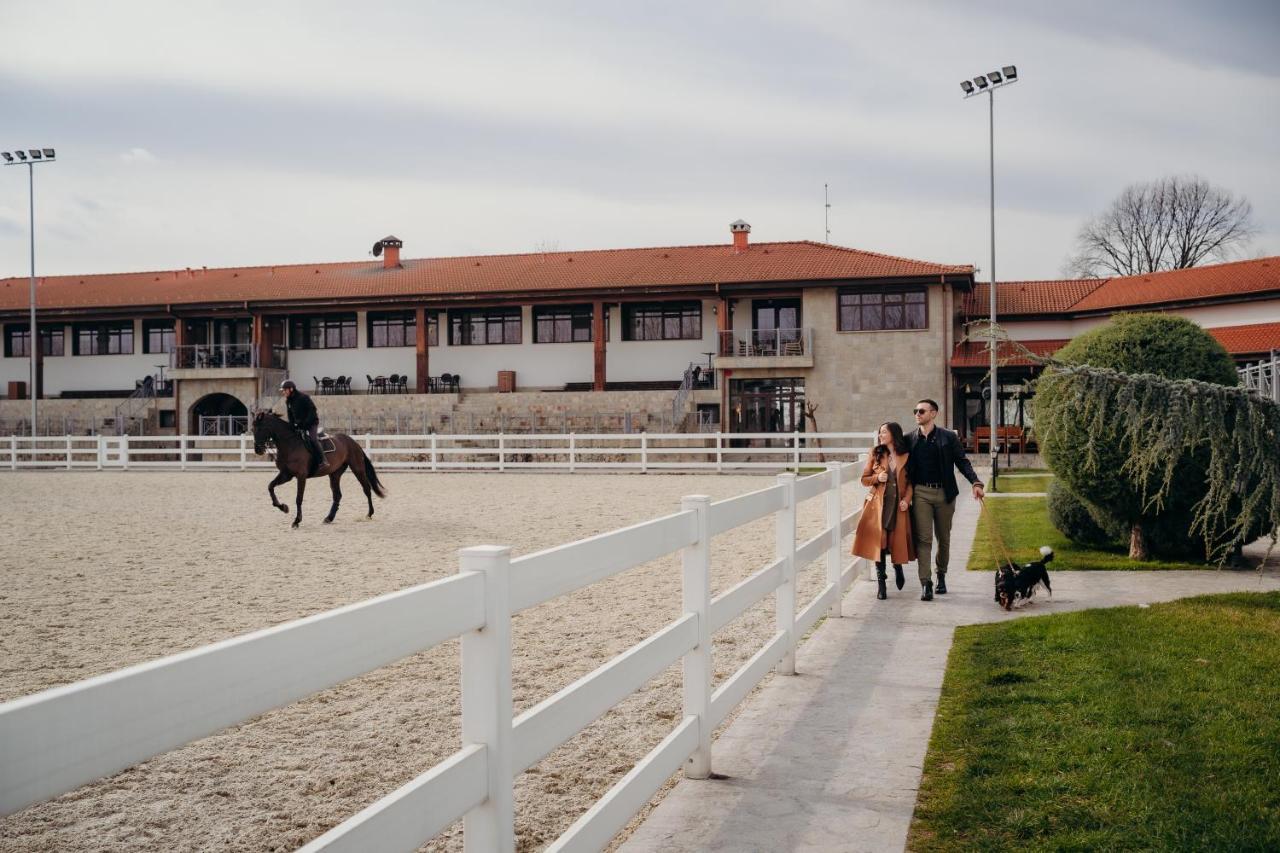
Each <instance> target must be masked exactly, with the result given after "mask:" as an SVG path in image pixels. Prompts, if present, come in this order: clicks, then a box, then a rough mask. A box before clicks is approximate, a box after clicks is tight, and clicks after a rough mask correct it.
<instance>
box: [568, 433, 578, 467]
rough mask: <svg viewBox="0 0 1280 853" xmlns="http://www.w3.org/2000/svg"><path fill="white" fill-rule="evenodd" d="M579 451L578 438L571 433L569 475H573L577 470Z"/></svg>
mask: <svg viewBox="0 0 1280 853" xmlns="http://www.w3.org/2000/svg"><path fill="white" fill-rule="evenodd" d="M577 451H578V446H577V436H576V435H574V434H573V433H569V473H570V474H572V473H573V472H574V471H575V470H576V466H577V464H578V460H577V455H578V452H577Z"/></svg>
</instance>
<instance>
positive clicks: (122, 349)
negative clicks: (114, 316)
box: [74, 320, 133, 355]
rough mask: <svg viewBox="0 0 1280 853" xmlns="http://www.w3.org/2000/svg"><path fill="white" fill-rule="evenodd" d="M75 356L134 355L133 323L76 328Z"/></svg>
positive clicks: (86, 325) (83, 325) (84, 324)
mask: <svg viewBox="0 0 1280 853" xmlns="http://www.w3.org/2000/svg"><path fill="white" fill-rule="evenodd" d="M74 350H75V355H132V354H133V323H132V322H131V321H128V320H126V321H124V322H122V323H82V324H78V325H76V326H75V340H74Z"/></svg>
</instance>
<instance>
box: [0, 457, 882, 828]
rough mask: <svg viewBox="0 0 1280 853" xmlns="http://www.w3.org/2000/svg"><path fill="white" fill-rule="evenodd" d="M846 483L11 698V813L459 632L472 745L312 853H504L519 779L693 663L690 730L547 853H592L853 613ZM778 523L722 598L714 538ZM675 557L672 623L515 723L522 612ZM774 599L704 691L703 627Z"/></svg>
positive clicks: (841, 472) (692, 503)
mask: <svg viewBox="0 0 1280 853" xmlns="http://www.w3.org/2000/svg"><path fill="white" fill-rule="evenodd" d="M855 471H856V469H855V466H853V465H844V464H833V465H830V466H828V468H827V470H826V471H824V472H823V473H821V474H817V475H813V476H809V477H805V478H803V479H797V478H796V475H795V474H780V475H778V479H777V482H776V484H774V485H771V486H769V487H767V488H764V489H761V490H759V491H756V492H751V493H749V494H745V495H741V496H739V497H736V498H731V499H728V500H723V501H717V502H714V503H713V502H712V501H711V500H710V498H708V497H705V496H692V497H686V498H685V499H684V500H683V501H682V502H681V508H680V511H679V512H677V513H675V514H673V515H668V516H665V517H663V518H656V519H653V520H651V521H646V522H644V523H642V524H637V525H635V526H633V527H627V528H623V529H621V530H616V531H613V532H611V533H605V534H601V535H599V536H595V537H592V538H590V539H583V540H581V541H578V542H573V543H570V544H568V545H562V546H560V547H557V548H552V549H550V550H547V551H542V552H539V553H536V554H530V555H528V556H524V557H519V558H516V559H514V560H513V559H511V555H510V550H509V549H508V548H506V547H501V546H492V545H486V546H480V547H474V548H466V549H463V550H462V551H461V552H460V557H461V560H460V562H461V565H460V568H459V573H458V574H457V575H454V576H452V577H449V578H446V579H444V580H440V581H436V582H434V583H429V584H424V585H422V586H417V587H413V588H410V589H406V590H403V591H401V592H397V593H393V594H390V595H385V596H381V597H379V598H374V599H371V600H369V601H366V602H362V603H360V604H353V605H350V606H347V607H342V608H339V609H337V610H332V611H329V612H327V613H321V614H318V615H316V616H311V617H308V618H305V619H299V620H297V621H294V622H289V623H286V624H284V625H279V626H276V627H274V628H268V629H266V630H263V631H258V632H256V633H252V634H246V635H244V636H240V637H236V638H234V639H230V640H226V641H223V642H220V643H215V644H213V645H210V646H205V647H204V648H201V649H196V650H194V651H189V652H184V653H182V654H178V655H173V656H172V657H167V658H162V659H160V660H156V661H152V662H150V663H146V664H141V665H139V666H133V667H130V668H128V669H123V670H120V671H118V672H114V673H110V674H108V675H103V676H99V677H97V678H91V679H88V680H86V681H81V682H77V683H75V684H71V685H68V686H65V687H59V688H55V689H52V690H47V691H45V692H43V693H37V694H34V695H32V696H28V697H25V698H22V699H18V700H15V701H12V702H7V703H5V704H3V705H0V766H3V768H4V772H3V774H0V815H6V814H10V813H12V812H15V811H17V810H19V809H21V808H23V807H25V806H27V805H30V804H32V803H36V802H40V801H42V800H46V799H48V798H50V797H54V796H57V795H58V794H61V793H64V792H66V791H70V790H72V789H74V788H77V787H78V786H80V785H83V784H85V783H88V782H91V781H93V780H95V779H98V778H100V777H102V776H105V775H108V774H111V773H115V772H117V771H120V770H123V769H125V768H127V767H130V766H132V765H134V764H136V763H138V762H141V761H144V760H146V759H148V758H150V757H152V756H154V755H157V754H160V753H163V752H166V751H168V750H171V749H174V748H176V747H179V746H181V745H183V744H186V743H188V742H190V741H192V740H195V739H197V738H201V737H204V736H206V735H209V734H212V733H213V732H216V731H218V730H220V729H222V728H225V727H227V726H231V725H235V724H237V723H240V722H242V721H244V720H247V719H250V718H252V717H254V716H257V715H258V714H261V713H263V712H265V711H268V710H271V709H273V708H277V707H280V706H282V705H286V704H288V703H290V702H294V701H296V700H298V699H301V698H303V697H305V696H308V695H310V694H312V693H315V692H317V691H320V690H324V689H327V688H329V687H332V686H334V685H336V684H339V683H341V682H343V681H346V680H347V679H350V678H354V677H356V676H358V675H361V674H364V673H367V672H370V671H372V670H374V669H377V668H379V667H382V666H385V665H387V664H389V663H392V662H393V661H396V660H398V659H400V658H403V657H406V656H408V655H412V654H416V653H418V652H421V651H425V650H427V649H430V648H432V647H433V646H436V645H438V644H440V643H442V642H445V641H446V640H449V639H451V638H453V637H458V636H461V638H462V655H461V658H462V672H461V681H462V743H463V747H462V749H460V750H458V751H457V752H456V753H454V754H453V755H452V756H450V757H449V758H448V759H446V760H445V761H443V762H441V763H439V764H437V765H436V766H435V767H433V768H431V769H430V770H429V771H427V772H426V773H423V774H422V775H420V776H418V777H417V778H416V779H413V780H412V781H410V782H409V783H407V784H405V785H403V786H401V787H400V788H399V789H398V790H396V791H393V792H392V793H390V794H388V795H387V796H385V797H383V798H382V799H380V800H378V801H377V802H375V803H373V804H372V805H370V806H368V807H367V808H365V809H364V810H363V811H361V812H359V813H358V814H356V815H354V816H352V817H350V818H349V819H347V820H346V821H344V822H343V823H341V824H340V825H338V826H337V827H335V828H334V829H332V830H330V831H329V832H327V833H325V834H324V835H322V836H321V837H319V838H317V839H315V840H314V841H312V842H311V843H310V844H308V845H306V847H305V848H304V849H305V850H308V851H318V850H331V851H339V850H341V851H346V850H350V851H369V850H410V851H411V850H414V849H416V848H417V847H418V846H419V845H421V844H422V843H424V842H426V841H427V840H429V839H430V838H432V837H434V836H435V835H437V834H438V833H440V832H441V831H442V830H444V829H445V828H447V827H448V826H449V825H450V824H452V823H453V822H454V821H456V820H458V819H459V818H465V825H464V839H465V842H464V843H465V847H466V849H467V850H469V851H508V852H509V851H512V850H513V849H514V816H513V811H514V809H513V802H514V795H513V788H514V784H515V778H516V776H518V775H519V774H520V773H522V772H523V771H524V770H526V769H527V768H529V767H531V766H532V765H534V764H536V763H537V762H538V761H540V760H541V759H542V758H543V757H545V756H546V755H548V754H549V753H550V752H552V751H553V750H555V749H556V748H557V747H559V746H560V745H561V744H563V743H565V742H566V741H568V740H569V739H570V738H572V737H574V736H575V735H576V734H577V733H579V732H580V731H582V730H583V729H584V728H586V727H587V726H588V725H590V724H591V722H592V721H594V720H595V719H597V718H598V717H600V716H601V715H602V714H604V713H605V712H606V711H608V710H609V709H610V708H612V707H613V706H614V705H616V704H617V703H619V702H621V701H622V700H623V699H625V698H626V697H628V696H629V695H631V694H632V693H633V692H635V691H636V690H638V689H640V688H641V687H643V686H644V685H645V684H646V683H647V682H648V681H649V680H650V679H652V678H654V677H655V676H656V675H658V674H659V673H661V672H662V671H663V670H664V669H666V668H667V667H668V666H670V665H671V664H673V663H675V662H676V661H678V660H682V661H683V669H684V682H683V699H684V714H683V717H682V719H681V720H680V722H679V723H678V724H677V725H676V726H675V728H674V730H672V731H671V733H670V734H668V735H667V737H666V738H665V739H664V740H663V741H662V742H661V743H659V744H658V746H657V747H655V748H654V749H653V750H652V751H650V752H649V753H648V754H647V755H646V756H645V757H644V758H643V759H641V761H640V762H639V763H638V764H636V765H635V767H634V768H632V769H631V771H630V772H628V773H627V774H626V775H625V776H624V777H623V778H622V779H621V780H620V781H619V782H618V783H617V784H616V785H614V786H613V788H611V789H610V790H609V791H608V792H607V793H606V794H605V795H604V797H602V798H601V799H600V800H599V801H598V802H596V803H595V805H593V806H592V807H591V808H590V809H588V810H587V812H586V813H585V814H583V815H582V816H581V817H580V818H579V819H578V820H577V822H575V823H574V824H573V825H572V826H571V827H570V828H569V829H568V831H566V832H565V833H564V835H562V836H561V837H560V838H559V839H558V840H556V841H555V842H554V843H553V844H552V845H551V847H550V848H549V849H551V850H555V851H569V850H573V851H578V850H599V849H601V848H603V847H604V846H606V845H607V844H608V843H609V841H610V840H611V839H612V838H613V837H614V836H615V835H616V834H617V832H618V831H619V830H620V829H622V827H624V826H625V825H626V823H627V822H628V821H629V820H630V819H631V817H632V816H633V815H634V814H635V813H636V812H637V811H638V810H639V809H640V808H642V807H643V806H644V804H645V803H647V802H648V801H649V799H650V797H652V796H653V794H654V793H655V792H656V791H657V790H658V788H659V787H661V786H662V784H663V782H664V781H665V780H666V779H667V778H669V777H670V776H671V775H672V774H673V773H675V772H676V771H677V770H679V769H680V768H681V767H682V766H683V767H684V768H685V773H686V775H687V776H690V777H692V778H706V777H707V776H708V775H709V774H710V772H711V732H712V731H713V730H714V729H715V727H716V725H717V724H719V723H720V722H722V721H723V720H724V719H725V717H726V716H727V715H728V714H729V712H730V711H731V710H732V709H733V708H734V706H736V705H737V704H738V703H739V702H741V701H742V699H743V698H744V697H745V696H746V695H747V694H748V693H749V692H750V690H751V688H752V687H754V686H755V685H756V684H757V683H758V682H759V681H760V680H761V679H762V678H764V676H765V675H766V674H767V673H768V672H769V671H770V670H771V669H774V668H775V667H776V668H777V670H778V672H779V673H781V674H784V675H785V674H794V673H795V651H796V644H797V641H798V639H799V638H800V637H803V636H804V635H805V633H806V632H807V631H808V630H809V629H810V628H811V627H812V626H813V625H814V624H815V623H816V622H817V621H818V620H819V619H820V618H821V617H822V616H824V615H828V614H829V615H832V616H840V615H842V614H841V612H840V602H841V599H842V597H843V593H844V591H845V589H846V588H847V586H848V584H849V583H850V581H851V579H852V578H853V577H854V576H855V572H856V568H857V564H858V562H859V561H858V560H853V561H851V562H849V563H848V564H847V565H845V563H844V556H843V554H844V549H843V545H842V540H843V539H844V538H845V536H847V535H848V534H850V533H851V532H852V530H853V528H854V525H855V524H856V523H857V518H858V514H859V513H860V512H861V506H860V505H859V506H858V507H857V508H856V509H855V511H854V512H852V513H851V514H849V515H847V516H845V515H843V510H842V506H841V499H840V485H841V483H842V482H843V481H845V480H846V479H847V478H849V477H852V476H854V472H855ZM819 496H825V498H826V506H825V509H826V528H825V529H824V530H823V531H822V532H821V533H819V534H818V535H816V536H814V537H812V538H810V539H808V540H807V541H805V542H801V543H797V542H796V507H797V505H798V504H800V503H802V502H804V501H807V500H810V499H813V498H817V497H819ZM770 515H772V516H774V519H775V528H776V537H775V543H776V545H775V550H774V553H773V555H772V558H771V559H770V560H769V562H768V564H767V565H765V566H764V567H763V568H761V569H760V570H759V571H757V572H755V573H754V574H752V575H751V576H750V577H748V578H746V579H745V580H743V581H741V582H740V583H738V584H737V585H735V586H733V587H732V588H730V589H728V590H725V591H723V592H721V593H720V594H719V595H716V596H714V597H713V596H712V594H711V551H710V542H711V538H712V537H713V536H716V535H718V534H722V533H729V532H731V531H733V530H735V529H736V528H738V527H741V526H742V525H744V524H747V523H749V522H751V521H754V520H756V519H760V518H764V517H767V516H770ZM676 551H680V552H681V554H682V566H683V569H682V571H683V581H684V592H683V614H682V615H681V616H680V618H679V619H677V620H675V621H674V622H672V623H670V624H669V625H667V626H666V627H665V628H663V629H662V630H661V631H659V632H658V633H656V634H654V635H652V636H650V637H649V638H648V639H646V640H644V641H643V642H641V643H639V644H638V645H636V646H634V647H632V648H631V649H629V650H628V651H626V652H624V653H623V654H621V655H619V656H617V657H615V658H613V659H612V660H610V661H609V662H607V663H605V664H604V665H603V666H601V667H599V668H598V669H596V670H595V671H594V672H592V673H590V674H588V675H586V676H584V677H582V678H580V679H578V680H577V681H575V682H574V683H573V684H570V685H569V686H568V687H565V688H564V689H563V690H561V691H560V692H558V693H556V694H555V695H554V696H551V697H549V698H547V699H545V700H544V701H542V702H541V703H539V704H538V705H536V706H535V707H533V708H530V709H529V710H527V711H525V712H524V713H523V714H521V715H519V716H518V717H514V718H513V712H512V693H511V656H512V650H511V617H512V615H513V614H515V613H517V612H519V611H521V610H524V609H526V608H529V607H533V606H535V605H537V604H541V603H543V602H546V601H550V600H552V599H554V598H556V597H558V596H561V595H565V594H567V593H570V592H572V591H574V590H577V589H580V588H582V587H584V586H587V585H590V584H593V583H597V582H599V581H602V580H605V579H606V578H609V577H611V576H613V575H615V574H618V573H619V572H623V571H626V570H627V569H630V568H632V567H635V566H638V565H640V564H642V563H645V562H647V561H649V560H653V559H656V558H659V557H662V556H665V555H667V554H671V553H674V552H676ZM819 558H825V559H823V560H822V561H821V565H823V566H824V568H825V575H826V581H827V582H826V585H825V586H824V587H823V589H822V592H821V593H819V594H818V596H817V597H816V598H814V599H813V600H812V601H810V602H808V603H807V604H805V605H804V606H803V607H802V608H801V609H799V611H798V612H797V608H796V575H797V573H798V572H800V571H802V570H804V569H805V568H806V567H807V566H809V564H811V563H813V562H815V561H817V560H819ZM773 593H776V596H775V601H776V625H775V632H774V634H773V636H772V637H771V638H770V639H769V640H768V641H767V642H766V643H765V644H764V646H763V647H762V648H761V649H760V650H759V651H757V652H756V653H755V655H754V656H753V657H752V658H751V659H750V660H748V661H747V663H746V664H745V665H743V667H742V668H741V669H739V670H738V671H737V672H736V673H735V674H734V675H733V676H732V677H730V678H729V679H728V680H727V681H725V682H724V683H723V684H721V685H720V687H719V688H717V689H715V690H712V686H711V685H712V673H713V672H714V666H713V664H712V646H711V637H712V635H713V634H714V633H715V632H716V631H717V630H719V629H720V628H722V627H724V626H725V625H727V624H729V623H730V622H732V621H733V620H734V619H736V618H738V616H740V615H741V614H742V613H744V612H745V611H746V610H747V609H748V608H750V607H751V606H752V605H754V604H755V603H757V602H759V601H761V600H763V599H764V598H766V597H768V596H769V595H770V594H773Z"/></svg>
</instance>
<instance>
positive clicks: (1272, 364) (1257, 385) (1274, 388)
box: [1238, 351, 1280, 403]
mask: <svg viewBox="0 0 1280 853" xmlns="http://www.w3.org/2000/svg"><path fill="white" fill-rule="evenodd" d="M1238 373H1239V374H1240V384H1241V385H1243V386H1244V387H1246V388H1248V389H1250V390H1252V391H1257V392H1258V393H1259V394H1261V395H1262V396H1263V397H1266V398H1267V399H1269V400H1275V401H1276V402H1277V403H1280V352H1276V351H1272V353H1271V358H1270V360H1269V361H1260V362H1258V363H1257V364H1255V365H1252V366H1251V367H1242V368H1240V369H1239V371H1238Z"/></svg>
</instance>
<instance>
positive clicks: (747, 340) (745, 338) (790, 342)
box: [720, 328, 813, 358]
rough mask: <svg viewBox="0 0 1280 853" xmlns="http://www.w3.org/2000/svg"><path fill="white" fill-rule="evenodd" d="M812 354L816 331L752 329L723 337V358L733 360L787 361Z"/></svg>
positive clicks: (721, 344) (723, 334)
mask: <svg viewBox="0 0 1280 853" xmlns="http://www.w3.org/2000/svg"><path fill="white" fill-rule="evenodd" d="M812 354H813V329H811V328H810V329H751V330H750V331H745V332H736V331H725V332H721V333H720V355H721V356H724V357H730V358H787V357H790V356H806V355H812Z"/></svg>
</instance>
